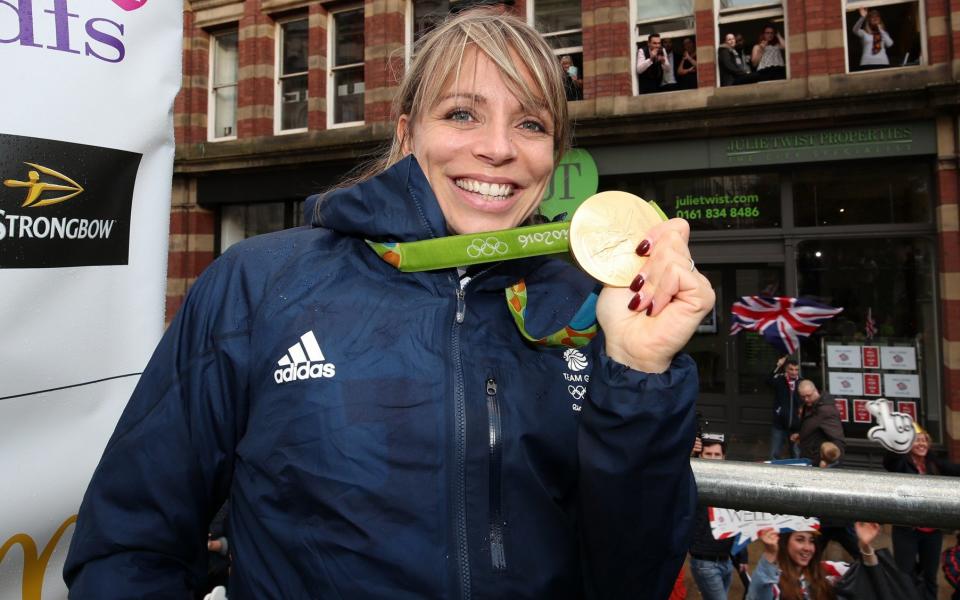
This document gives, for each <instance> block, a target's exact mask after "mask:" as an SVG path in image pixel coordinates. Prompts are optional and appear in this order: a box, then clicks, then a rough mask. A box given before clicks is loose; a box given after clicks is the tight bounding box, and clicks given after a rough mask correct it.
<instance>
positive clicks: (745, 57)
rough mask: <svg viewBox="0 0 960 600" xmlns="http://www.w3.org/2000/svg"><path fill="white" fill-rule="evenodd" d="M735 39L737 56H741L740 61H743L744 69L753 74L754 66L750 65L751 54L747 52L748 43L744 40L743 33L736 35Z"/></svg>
mask: <svg viewBox="0 0 960 600" xmlns="http://www.w3.org/2000/svg"><path fill="white" fill-rule="evenodd" d="M734 37H735V39H736V40H737V45H736V50H737V54H739V55H740V59H741V60H742V61H743V68H744V70H746V72H747V73H752V72H753V65H752V64H750V54H749V53H748V52H747V43H746V42H745V41H744V39H743V34H742V33H737V34H734Z"/></svg>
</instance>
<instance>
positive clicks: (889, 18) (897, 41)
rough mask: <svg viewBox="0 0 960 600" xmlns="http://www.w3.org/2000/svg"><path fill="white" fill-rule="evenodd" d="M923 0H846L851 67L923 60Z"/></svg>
mask: <svg viewBox="0 0 960 600" xmlns="http://www.w3.org/2000/svg"><path fill="white" fill-rule="evenodd" d="M921 22H922V20H921V18H920V2H918V1H917V0H909V1H906V2H903V1H896V0H894V1H892V2H880V3H878V2H863V1H861V0H856V1H854V0H847V2H846V26H847V27H846V31H847V63H848V65H849V67H850V71H868V70H872V69H886V68H889V67H908V66H915V65H919V64H921V63H922V62H923V48H922V42H921V40H922V39H923V38H922V35H921V27H920V24H921Z"/></svg>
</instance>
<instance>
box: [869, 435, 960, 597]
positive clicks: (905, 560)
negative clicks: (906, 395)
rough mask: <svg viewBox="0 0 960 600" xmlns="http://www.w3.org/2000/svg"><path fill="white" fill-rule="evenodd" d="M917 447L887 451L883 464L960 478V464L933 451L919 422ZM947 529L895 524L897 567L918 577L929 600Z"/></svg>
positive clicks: (896, 470) (934, 594)
mask: <svg viewBox="0 0 960 600" xmlns="http://www.w3.org/2000/svg"><path fill="white" fill-rule="evenodd" d="M914 428H915V429H917V430H918V431H917V434H916V437H915V438H914V439H913V447H912V448H911V449H910V452H909V453H907V454H895V453H893V452H889V451H888V452H886V453H885V454H884V457H883V466H884V468H885V469H886V470H888V471H892V472H894V473H911V474H914V475H948V476H952V477H960V464H957V463H952V462H949V461H946V460H942V459H940V458H937V457H935V456H934V455H933V453H931V452H930V434H929V433H927V431H926V430H925V429H923V428H922V427H920V426H919V425H917V424H914ZM942 545H943V532H942V531H940V530H939V529H934V528H933V527H922V526H917V527H904V526H902V525H894V527H893V556H894V558H895V559H896V561H897V566H898V567H900V570H901V571H903V572H904V573H906V574H907V575H908V576H910V577H912V578H914V581H915V582H916V584H917V587H918V589H919V590H920V591H921V594H922V597H923V598H924V599H925V600H936V598H937V567H938V566H939V565H938V562H937V561H938V559H939V558H940V550H941V546H942Z"/></svg>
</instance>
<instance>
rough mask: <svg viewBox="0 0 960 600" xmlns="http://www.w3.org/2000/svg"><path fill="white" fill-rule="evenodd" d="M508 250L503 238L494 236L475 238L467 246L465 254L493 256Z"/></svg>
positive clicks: (508, 247)
mask: <svg viewBox="0 0 960 600" xmlns="http://www.w3.org/2000/svg"><path fill="white" fill-rule="evenodd" d="M509 250H510V246H508V245H507V243H506V242H504V241H503V240H499V239H497V238H495V237H492V236H491V237H488V238H476V239H474V240H473V241H471V242H470V245H469V246H467V256H469V257H470V258H480V257H481V256H482V257H485V258H493V257H495V256H503V255H505V254H506V253H507V252H508V251H509Z"/></svg>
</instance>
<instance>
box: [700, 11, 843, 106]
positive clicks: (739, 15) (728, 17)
mask: <svg viewBox="0 0 960 600" xmlns="http://www.w3.org/2000/svg"><path fill="white" fill-rule="evenodd" d="M841 1H843V0H841ZM779 17H783V40H784V41H785V42H786V43H787V52H786V55H785V56H784V57H783V62H784V66H785V67H786V72H787V78H786V79H780V80H774V81H758V82H756V83H752V84H750V85H758V84H764V83H776V82H777V81H789V80H790V78H791V72H790V71H791V69H790V53H791V52H793V46H792V45H791V44H790V16H789V14H788V11H787V0H774V1H773V2H758V3H756V4H755V5H752V6H746V7H736V8H726V9H721V8H720V1H719V0H714V2H713V39H715V40H717V44H716V46H717V48H719V47H720V45H721V44H723V40H721V39H720V26H721V25H727V24H729V23H739V22H742V21H758V20H760V19H768V20H771V21H772V20H773V19H777V18H779ZM721 19H723V22H722V23H721V22H720V20H721ZM752 51H753V44H751V45H750V52H752ZM714 52H716V50H714ZM748 56H749V54H748ZM714 63H715V64H714V77H715V78H716V82H717V83H716V86H715V87H714V89H720V61H718V60H714Z"/></svg>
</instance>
